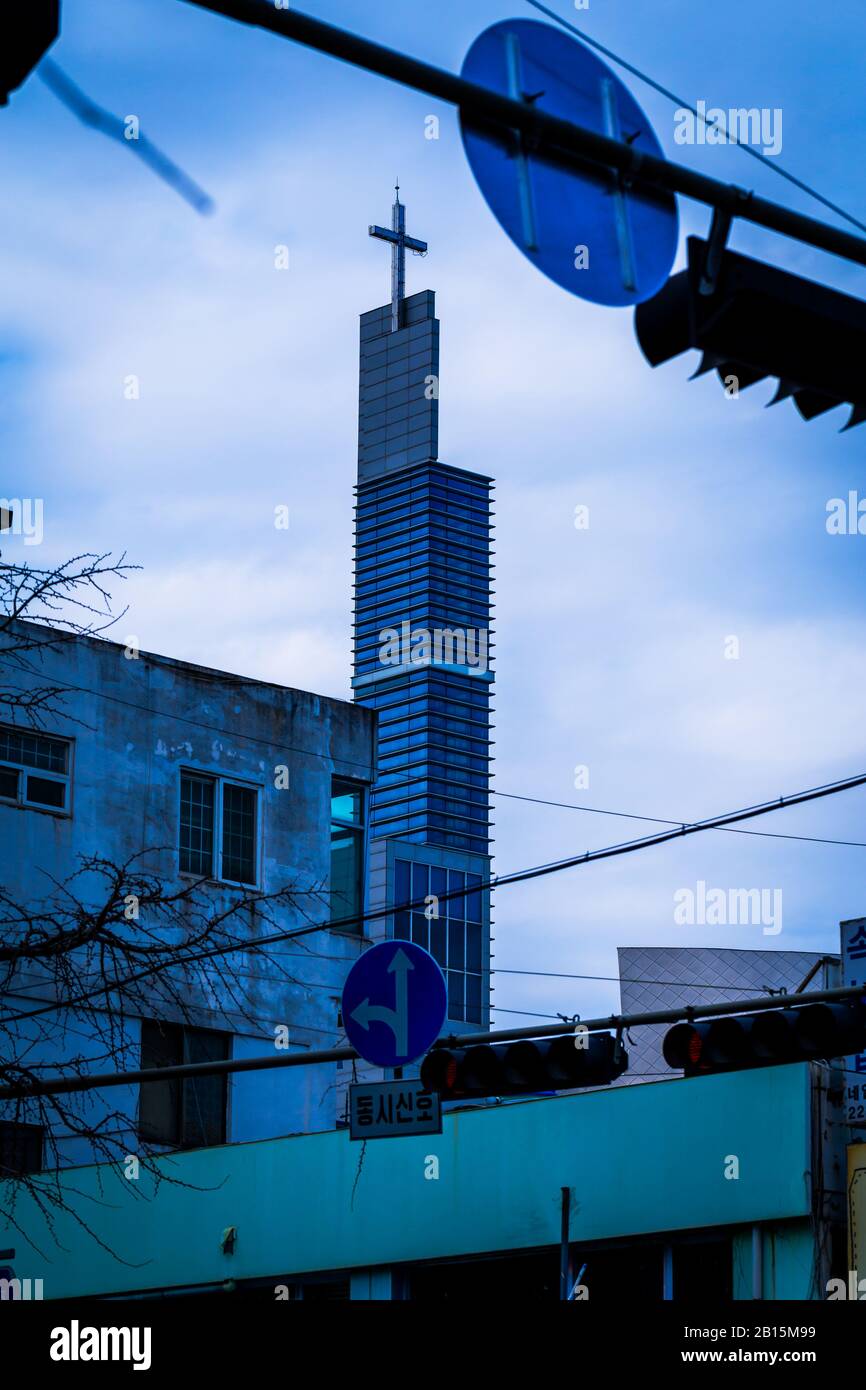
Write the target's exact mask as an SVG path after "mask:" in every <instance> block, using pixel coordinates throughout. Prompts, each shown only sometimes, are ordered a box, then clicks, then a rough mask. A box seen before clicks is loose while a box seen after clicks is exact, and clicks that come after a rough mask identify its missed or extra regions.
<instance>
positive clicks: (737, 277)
mask: <svg viewBox="0 0 866 1390" xmlns="http://www.w3.org/2000/svg"><path fill="white" fill-rule="evenodd" d="M707 251H708V243H707V242H705V241H701V240H700V238H699V237H689V240H688V259H689V263H688V269H687V270H683V271H680V273H679V274H678V275H673V276H672V277H671V278H670V280H668V282H667V284H666V285H664V286H663V288H662V289H661V290H659V292H658V294H656V295H654V296H653V298H652V299H648V300H645V301H644V303H642V304H639V305H638V306H637V309H636V310H635V332H636V334H637V340H638V343H639V344H640V347H641V351H642V352H643V354H644V356H645V357H646V359H647V361H648V362H649V363H650V365H651V366H653V367H658V366H659V365H660V364H661V363H662V362H668V361H669V360H670V359H671V358H672V357H678V356H679V354H680V353H681V352H685V351H686V350H687V349H688V348H699V349H700V351H701V352H702V353H703V357H702V359H701V363H700V365H699V367H698V369H697V371H696V372H695V373H694V376H695V377H698V376H702V375H703V374H704V373H705V372H708V371H713V370H715V371H716V373H717V374H718V376H719V378H720V380H721V381H722V383H723V384H724V385H725V387H726V390H727V391H728V394H729V395H736V394H738V393H739V392H740V391H743V390H745V389H746V387H748V386H753V385H754V384H755V382H757V381H763V380H764V379H765V378H767V377H778V378H779V385H778V388H777V390H776V394H775V396H774V397H773V399H772V400H771V401H770V402H769V404H770V405H776V404H777V402H779V401H783V400H787V399H788V398H789V397H790V398H791V399H792V400H793V402H794V405H795V406H796V407H797V409H798V411H799V412H800V414H801V416H802V417H803V419H804V420H813V419H814V418H815V417H816V416H818V415H823V414H824V412H825V411H827V410H832V409H833V407H834V406H837V405H843V404H846V403H847V404H849V405H850V406H852V411H851V415H850V416H849V418H848V421H847V422H846V424H845V425H844V426H843V428H844V429H850V428H851V427H852V426H853V425H859V424H860V423H861V422H862V421H863V420H866V374H864V372H863V361H864V356H866V304H864V303H862V301H861V300H859V299H854V298H852V297H851V296H850V295H847V294H840V293H839V291H838V290H831V289H827V288H826V286H824V285H816V284H814V283H813V282H812V281H810V280H803V279H801V278H800V276H798V275H791V274H789V273H788V271H785V270H779V269H777V268H776V267H775V266H770V265H765V264H764V263H763V262H762V261H754V260H750V259H749V257H748V256H741V255H739V254H737V253H736V252H734V251H727V250H724V251H721V252H720V253H719V254H718V255H717V256H715V257H714V258H713V259H714V260H715V261H716V264H717V269H716V270H715V272H714V273H712V274H710V275H709V276H708V274H707V268H708V260H707Z"/></svg>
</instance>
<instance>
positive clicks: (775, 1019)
mask: <svg viewBox="0 0 866 1390" xmlns="http://www.w3.org/2000/svg"><path fill="white" fill-rule="evenodd" d="M864 1047H866V1003H864V1002H863V1001H862V1000H855V1001H854V1002H853V1003H842V1004H827V1003H824V1004H806V1005H801V1006H800V1007H799V1008H791V1009H784V1010H782V1009H773V1010H768V1011H767V1012H762V1013H757V1014H742V1015H736V1016H732V1017H730V1018H717V1019H711V1020H709V1021H708V1022H704V1023H677V1024H676V1025H675V1026H674V1027H673V1028H670V1029H668V1032H667V1033H666V1034H665V1039H664V1043H663V1044H662V1052H663V1054H664V1059H665V1061H666V1062H667V1064H668V1066H669V1067H674V1068H676V1069H677V1070H682V1072H683V1074H684V1075H685V1076H705V1075H707V1074H709V1073H711V1072H719V1071H741V1070H743V1069H744V1068H748V1067H769V1066H775V1065H779V1064H780V1063H782V1062H804V1061H827V1060H829V1059H830V1058H832V1057H846V1056H849V1055H851V1054H853V1053H855V1052H860V1051H862V1050H863V1048H864Z"/></svg>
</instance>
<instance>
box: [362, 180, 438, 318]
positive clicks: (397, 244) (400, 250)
mask: <svg viewBox="0 0 866 1390" xmlns="http://www.w3.org/2000/svg"><path fill="white" fill-rule="evenodd" d="M396 191H397V198H396V201H395V202H394V204H393V206H392V208H391V230H390V231H389V230H388V228H387V227H375V226H374V227H369V228H368V231H369V233H370V236H375V237H378V238H379V240H380V241H387V242H390V245H391V332H392V333H396V332H397V330H398V328H401V327H402V324H401V321H400V320H401V308H402V303H403V298H404V296H405V294H406V248H407V247H408V248H409V250H410V251H414V253H415V255H416V256H423V255H425V254H426V252H427V243H426V241H417V240H416V239H415V237H412V236H407V235H406V209H405V207H404V206H403V204H402V203H401V202H400V185H399V183H398V184H397V185H396Z"/></svg>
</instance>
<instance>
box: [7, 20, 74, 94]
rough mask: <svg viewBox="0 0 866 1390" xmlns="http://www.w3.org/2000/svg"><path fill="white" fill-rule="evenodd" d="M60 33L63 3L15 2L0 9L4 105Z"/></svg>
mask: <svg viewBox="0 0 866 1390" xmlns="http://www.w3.org/2000/svg"><path fill="white" fill-rule="evenodd" d="M59 31H60V0H14V3H7V4H5V5H3V7H2V10H0V106H5V105H6V104H7V102H8V100H9V93H10V92H14V91H15V88H16V87H20V86H21V83H22V82H23V81H24V79H25V78H26V77H28V76H29V75H30V73H31V72H32V71H33V69H34V68H35V67H36V64H37V63H38V62H39V61H40V60H41V59H42V58H43V57H44V55H45V54H46V53H47V52H48V49H49V48H50V47H51V45H52V44H53V42H54V40H55V39H56V38H57V35H58V33H59Z"/></svg>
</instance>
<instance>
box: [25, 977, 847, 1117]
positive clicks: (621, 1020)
mask: <svg viewBox="0 0 866 1390" xmlns="http://www.w3.org/2000/svg"><path fill="white" fill-rule="evenodd" d="M862 994H863V989H862V986H861V987H852V986H847V987H846V988H844V989H825V990H817V991H816V992H815V993H814V994H798V995H782V996H778V995H776V996H774V997H773V998H772V999H767V998H766V997H761V998H758V999H741V1000H737V1002H736V1003H733V1004H697V1005H688V1006H685V1007H683V1006H680V1007H679V1008H676V1009H657V1010H655V1011H653V1012H651V1013H644V1014H611V1015H610V1016H609V1017H608V1018H589V1019H585V1020H584V1019H582V1020H581V1021H580V1028H581V1031H582V1032H584V1033H601V1032H610V1031H613V1030H616V1031H617V1032H618V1033H621V1032H624V1031H626V1030H630V1029H632V1028H638V1027H641V1026H645V1025H649V1024H657V1023H677V1022H679V1021H680V1020H681V1019H686V1020H688V1022H690V1023H691V1022H692V1021H693V1020H694V1019H696V1018H715V1017H723V1016H724V1017H726V1016H727V1015H729V1014H739V1013H755V1012H758V1011H762V1012H770V1011H771V1010H777V1011H778V1010H780V1009H795V1010H798V1009H802V1008H805V1007H806V1006H808V1005H810V1004H818V1003H825V1002H826V1003H831V1002H832V1003H841V1002H842V1001H843V1000H845V999H853V998H855V997H857V996H859V995H862ZM569 1031H570V1025H569V1024H567V1023H564V1022H562V1021H560V1022H559V1023H552V1024H549V1025H547V1026H545V1027H543V1028H539V1027H534V1028H506V1029H502V1030H501V1031H497V1032H495V1033H463V1034H458V1035H456V1036H450V1037H441V1038H438V1039H437V1041H436V1042H435V1043H433V1045H432V1048H431V1051H436V1050H437V1049H440V1048H449V1049H450V1048H460V1047H476V1046H478V1045H480V1044H482V1043H488V1042H492V1043H501V1042H516V1041H518V1040H520V1039H523V1038H553V1037H559V1036H561V1035H562V1034H563V1033H568V1032H569ZM362 1060H363V1058H361V1056H360V1054H359V1053H357V1052H355V1050H354V1049H353V1048H351V1047H330V1048H326V1049H323V1050H322V1051H319V1052H307V1053H288V1054H287V1055H286V1056H284V1057H278V1056H274V1057H240V1058H234V1057H233V1058H229V1059H228V1060H226V1061H219V1062H185V1063H182V1064H180V1065H178V1066H174V1067H144V1068H141V1069H140V1070H138V1071H127V1072H106V1073H103V1074H100V1075H96V1076H86V1077H81V1076H76V1077H50V1076H49V1077H46V1078H45V1080H44V1081H37V1082H34V1083H33V1084H31V1085H26V1086H14V1085H12V1086H3V1087H0V1100H23V1099H26V1098H27V1097H28V1096H35V1095H61V1094H67V1093H69V1092H71V1091H95V1090H103V1089H106V1088H107V1087H109V1086H132V1085H139V1084H143V1083H147V1082H154V1081H179V1080H184V1079H186V1078H188V1077H195V1076H228V1075H231V1074H233V1073H235V1072H244V1071H271V1070H275V1069H279V1068H282V1067H304V1066H307V1067H309V1066H319V1065H321V1064H323V1063H326V1062H351V1061H362Z"/></svg>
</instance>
